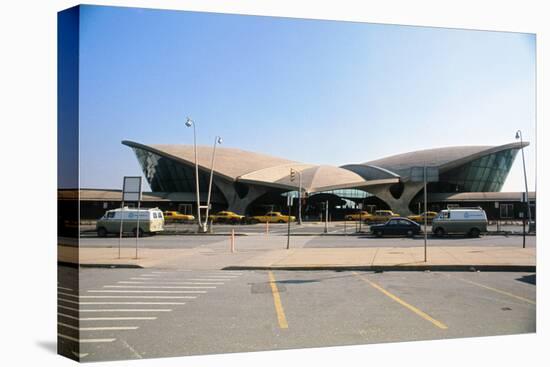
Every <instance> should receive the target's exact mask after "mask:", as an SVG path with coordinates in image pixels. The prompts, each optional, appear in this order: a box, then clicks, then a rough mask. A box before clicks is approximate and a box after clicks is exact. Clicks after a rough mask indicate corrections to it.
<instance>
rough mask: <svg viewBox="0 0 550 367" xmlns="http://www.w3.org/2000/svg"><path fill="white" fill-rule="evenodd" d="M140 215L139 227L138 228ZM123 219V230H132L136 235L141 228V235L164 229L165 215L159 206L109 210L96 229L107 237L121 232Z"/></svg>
mask: <svg viewBox="0 0 550 367" xmlns="http://www.w3.org/2000/svg"><path fill="white" fill-rule="evenodd" d="M138 215H139V229H138ZM121 220H122V232H124V233H126V232H131V233H133V234H134V236H135V235H136V234H137V232H138V230H139V235H140V236H142V235H143V234H145V233H147V234H154V233H156V232H160V231H163V230H164V217H163V215H162V212H161V211H160V209H158V208H152V209H140V210H139V211H138V210H137V209H130V208H128V207H124V208H122V209H113V210H108V211H107V212H106V213H105V214H104V215H103V217H101V218H100V219H98V221H97V222H96V231H97V235H98V236H99V237H106V236H107V235H108V234H109V233H120V224H121Z"/></svg>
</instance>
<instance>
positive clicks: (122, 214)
mask: <svg viewBox="0 0 550 367" xmlns="http://www.w3.org/2000/svg"><path fill="white" fill-rule="evenodd" d="M123 192H124V189H123ZM123 222H124V194H123V198H122V201H121V204H120V233H119V236H118V258H119V259H120V242H121V241H122V223H123Z"/></svg>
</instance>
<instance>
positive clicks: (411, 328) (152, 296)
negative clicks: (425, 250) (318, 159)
mask: <svg viewBox="0 0 550 367" xmlns="http://www.w3.org/2000/svg"><path fill="white" fill-rule="evenodd" d="M73 275H74V271H71V270H70V269H68V268H65V267H63V266H60V268H59V284H58V293H59V303H58V323H59V325H60V331H59V333H60V336H59V337H60V348H65V349H66V350H67V351H72V350H73V349H77V347H75V344H76V343H75V342H74V338H76V336H77V335H78V334H80V338H81V344H80V349H79V350H77V352H78V353H79V355H80V357H81V360H82V361H101V360H111V359H139V358H149V357H164V356H184V355H198V354H211V353H229V352H247V351H261V350H273V349H288V348H306V347H321V346H336V345H353V344H369V343H382V342H399V341H413V340H428V339H441V338H459V337H473V336H493V335H506V334H515V333H532V332H535V330H536V327H535V325H536V322H535V310H536V290H535V288H536V287H535V284H536V276H535V274H533V273H511V272H487V273H485V272H383V273H373V272H352V271H340V272H338V271H233V272H230V271H222V270H204V269H202V270H200V269H197V270H194V269H189V268H187V269H179V270H174V269H171V270H163V269H81V270H80V271H79V275H80V279H79V280H80V282H79V283H80V285H79V287H80V290H77V289H73V288H74V279H73V278H72V277H73ZM71 287H73V288H71ZM77 310H80V312H78V311H77Z"/></svg>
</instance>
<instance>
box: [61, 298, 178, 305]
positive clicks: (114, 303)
mask: <svg viewBox="0 0 550 367" xmlns="http://www.w3.org/2000/svg"><path fill="white" fill-rule="evenodd" d="M107 298H114V297H107ZM128 298H142V297H128ZM154 298H158V297H154ZM170 298H173V297H170ZM62 301H63V302H69V303H74V304H77V305H78V304H80V305H184V304H185V302H76V301H70V300H62Z"/></svg>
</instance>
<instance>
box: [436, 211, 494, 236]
mask: <svg viewBox="0 0 550 367" xmlns="http://www.w3.org/2000/svg"><path fill="white" fill-rule="evenodd" d="M432 232H433V233H434V234H435V235H436V236H438V237H442V236H443V235H445V234H447V233H450V234H452V233H459V234H466V235H469V236H470V237H479V235H480V234H481V233H484V232H487V214H486V213H485V211H484V210H483V209H481V208H452V209H445V210H442V211H440V212H439V214H438V215H437V217H435V218H434V220H433V221H432Z"/></svg>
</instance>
